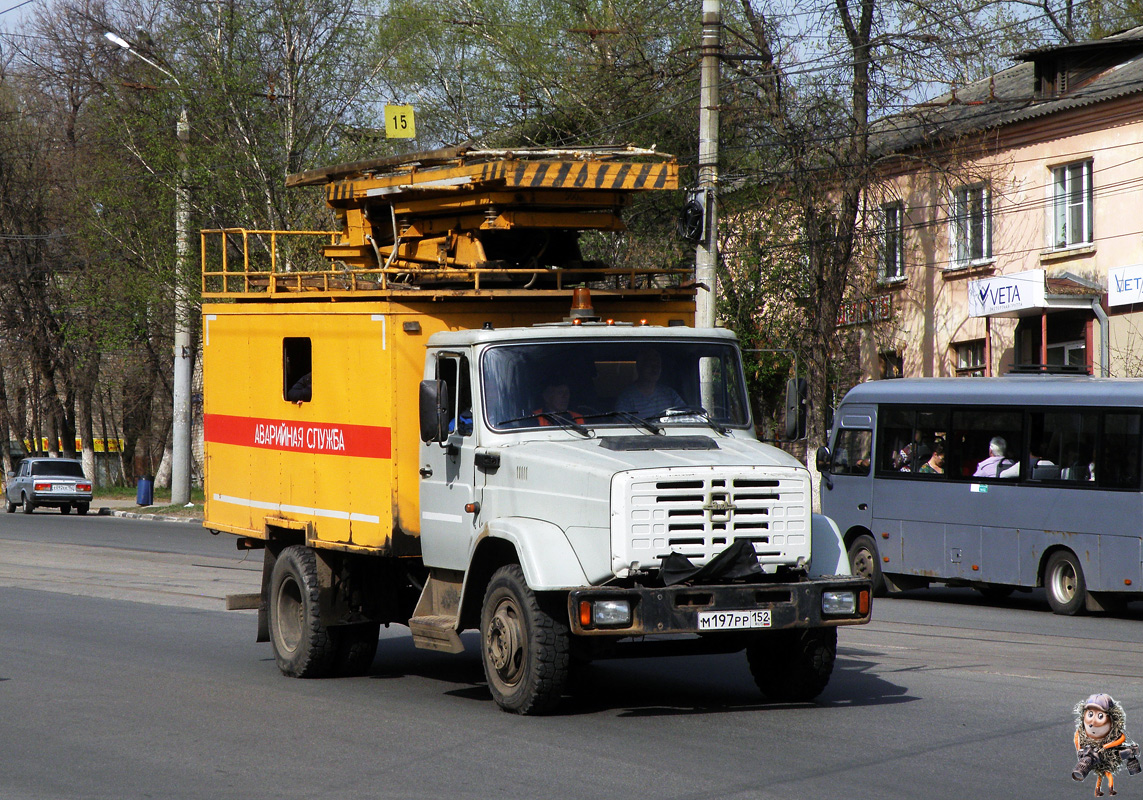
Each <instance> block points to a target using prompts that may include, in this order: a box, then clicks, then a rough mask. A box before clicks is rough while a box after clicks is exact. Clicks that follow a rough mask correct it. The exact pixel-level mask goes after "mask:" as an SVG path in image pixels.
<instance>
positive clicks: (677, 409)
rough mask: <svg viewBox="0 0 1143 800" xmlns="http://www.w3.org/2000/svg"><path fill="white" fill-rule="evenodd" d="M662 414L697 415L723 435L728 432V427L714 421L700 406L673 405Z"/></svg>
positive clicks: (668, 415)
mask: <svg viewBox="0 0 1143 800" xmlns="http://www.w3.org/2000/svg"><path fill="white" fill-rule="evenodd" d="M663 416H664V417H698V418H699V419H701V420H704V421H705V422H706V424H707V425H710V427H712V428H714V429H715V430H716V431H718V432H719V433H720V434H722V435H723V436H726V435H727V433H728V432H729V430H728V428H727V427H726V426H725V425H723V424H722V423H721V422H717V421H715V419H714V417H712V416H711V415H710V412H709V411H707V410H706V409H705V408H703V407H702V406H674V407H673V408H668V409H666V410H665V411H664V412H663Z"/></svg>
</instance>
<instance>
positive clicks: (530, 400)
mask: <svg viewBox="0 0 1143 800" xmlns="http://www.w3.org/2000/svg"><path fill="white" fill-rule="evenodd" d="M481 377H482V381H481V383H482V385H483V398H484V408H485V417H486V421H487V422H488V424H489V426H491V427H492V428H494V429H497V430H505V429H519V428H541V427H546V426H553V425H554V426H571V427H576V426H580V425H589V426H600V425H606V426H631V425H632V424H634V423H637V422H638V421H639V420H650V421H653V423H654V425H652V426H651V429H652V430H653V429H655V428H656V427H658V426H666V425H714V426H715V427H721V426H726V427H739V428H740V427H745V426H746V425H748V424H749V421H750V415H749V412H748V410H747V409H748V406H747V402H746V392H745V390H744V387H743V377H742V366H741V363H740V360H739V354H738V349H737V348H736V347H734V346H733V345H730V344H725V343H720V342H703V341H672V340H651V341H649V340H644V341H634V340H626V339H624V340H592V341H582V342H566V341H564V342H551V343H546V342H545V343H534V344H505V345H495V346H493V347H490V348H489V349H488V350H487V351H485V353H484V356H483V358H482V360H481ZM634 417H638V418H639V419H638V420H637V419H634Z"/></svg>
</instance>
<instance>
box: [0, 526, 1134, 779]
mask: <svg viewBox="0 0 1143 800" xmlns="http://www.w3.org/2000/svg"><path fill="white" fill-rule="evenodd" d="M233 547H234V544H233V540H231V539H228V538H224V537H211V536H210V535H209V534H207V533H205V532H203V531H202V530H201V529H200V528H197V527H195V526H191V525H181V524H172V523H148V522H141V521H135V520H122V519H115V518H92V517H89V518H83V519H80V518H78V517H75V516H72V517H60V516H55V515H40V514H36V515H33V516H32V517H31V518H24V517H22V516H21V515H15V516H4V517H0V636H2V637H3V638H2V641H3V643H4V644H3V646H2V648H0V765H2V766H0V798H4V800H23V799H24V798H36V799H37V800H42V799H43V798H115V799H116V800H121V799H122V798H148V797H157V798H212V799H213V798H271V797H273V798H302V797H305V798H314V797H330V798H342V797H344V798H357V797H375V798H413V797H416V798H446V797H447V798H491V797H496V798H537V797H543V798H607V799H608V800H613V799H614V798H616V797H623V796H629V795H634V796H638V797H644V796H646V797H655V798H801V797H807V798H809V797H813V798H846V800H850V799H853V798H857V799H860V798H882V797H884V798H920V797H924V798H964V797H974V796H978V795H980V796H998V797H1015V798H1025V797H1027V798H1031V797H1037V798H1040V797H1048V798H1052V797H1077V798H1078V797H1087V796H1090V794H1091V792H1092V790H1093V788H1094V787H1093V785H1092V782H1093V779H1092V778H1089V779H1088V780H1087V782H1086V783H1085V784H1082V785H1080V784H1076V783H1074V782H1073V781H1072V780H1071V779H1070V778H1069V773H1070V771H1071V768H1072V766H1073V764H1074V762H1075V759H1074V753H1073V752H1072V748H1071V734H1072V730H1073V728H1074V720H1073V718H1072V712H1071V709H1072V706H1073V705H1074V704H1075V703H1076V702H1077V701H1079V700H1081V699H1083V698H1084V697H1086V696H1087V695H1088V694H1091V693H1092V692H1095V691H1108V692H1110V693H1111V694H1113V695H1114V696H1115V697H1116V698H1117V699H1119V700H1120V701H1121V702H1122V703H1123V704H1124V707H1125V708H1126V710H1127V719H1128V731H1129V733H1130V734H1132V735H1133V736H1134V738H1136V739H1137V740H1138V739H1140V738H1143V733H1140V732H1137V731H1135V730H1134V729H1133V724H1134V723H1137V724H1138V725H1139V726H1140V727H1139V731H1143V658H1140V656H1141V654H1143V614H1140V613H1136V610H1137V609H1139V608H1140V606H1139V605H1136V606H1133V610H1132V611H1131V612H1129V613H1128V614H1126V615H1124V616H1121V617H1087V618H1061V617H1056V616H1053V615H1052V614H1050V613H1048V612H1047V610H1046V604H1045V602H1044V600H1043V597H1042V595H1038V594H1032V595H1016V596H1015V597H1014V598H1013V599H1012V600H1010V601H1007V602H1004V603H999V604H996V603H993V604H989V603H986V602H984V601H983V600H982V599H979V598H978V597H977V596H976V595H975V594H973V593H972V592H968V591H952V590H932V591H929V592H920V593H913V594H910V595H907V596H905V597H904V598H892V599H885V600H879V601H878V602H876V603H875V610H874V617H875V621H874V622H873V623H872V624H871V625H869V626H865V627H861V628H846V629H842V631H841V635H840V652H839V659H838V663H837V667H836V669H835V672H834V678H833V680H832V682H831V683H830V686H829V687H828V689H827V690H826V692H825V693H824V694H823V695H822V696H821V698H820V700H819V702H817V703H814V704H804V705H772V704H766V703H764V702H762V699H761V697H760V695H759V694H758V692H757V690H756V689H755V687H754V685H753V682H752V680H751V678H750V675H749V672H748V670H747V668H746V664H745V659H744V657H742V656H741V655H733V656H704V657H688V658H674V659H661V660H651V659H632V660H625V661H612V662H599V663H597V664H595V665H593V666H592V667H591V668H590V670H589V671H588V672H587V674H586V675H584V676H583V679H582V680H581V681H580V683H579V684H578V686H577V688H576V692H575V694H574V695H572V696H571V697H569V698H568V700H567V701H566V703H565V707H564V708H563V709H562V713H560V714H558V715H556V716H551V717H542V718H522V717H517V716H513V715H509V714H505V713H503V712H501V711H499V710H498V709H497V708H496V706H495V705H494V704H493V702H492V700H491V698H490V696H489V694H488V691H487V689H486V687H485V686H484V682H483V676H482V674H481V670H480V664H479V660H478V657H477V655H476V652H475V646H474V642H473V640H472V634H466V640H467V642H468V645H469V646H468V649H467V651H466V652H465V653H464V654H461V655H458V656H450V655H444V654H438V653H428V652H423V651H419V650H415V649H414V648H413V647H412V645H411V643H410V640H409V638H408V634H407V631H406V630H405V629H404V628H402V627H399V626H394V627H393V628H391V629H389V630H388V631H384V632H383V636H384V637H385V638H383V640H382V642H381V646H380V647H379V648H378V655H377V659H376V661H375V662H374V665H373V669H372V671H371V674H370V675H369V676H367V677H364V678H357V679H341V680H331V681H299V680H291V679H287V678H284V677H282V676H280V675H279V674H278V672H277V669H276V667H275V666H274V662H273V659H272V654H271V651H270V647H269V645H266V644H256V643H255V642H254V641H253V639H254V618H253V614H252V613H251V612H225V611H222V610H221V608H222V600H221V598H222V597H223V596H224V595H225V594H227V593H230V592H241V591H253V590H254V589H255V588H256V586H257V581H258V574H259V573H258V570H259V568H260V567H259V564H258V562H257V559H256V558H255V559H253V563H251V561H250V560H247V561H243V560H242V559H243V556H242V554H241V553H238V552H237V551H236V550H234V549H232V548H233ZM1117 788H1119V789H1120V794H1121V795H1122V796H1131V795H1133V794H1134V795H1138V794H1139V793H1140V792H1143V776H1130V777H1129V776H1127V775H1126V774H1121V775H1120V777H1119V781H1118V782H1117Z"/></svg>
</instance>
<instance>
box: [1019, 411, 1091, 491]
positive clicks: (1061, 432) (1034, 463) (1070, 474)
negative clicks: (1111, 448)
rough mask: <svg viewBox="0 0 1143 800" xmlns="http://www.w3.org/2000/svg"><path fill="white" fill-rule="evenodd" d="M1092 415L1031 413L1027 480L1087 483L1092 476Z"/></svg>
mask: <svg viewBox="0 0 1143 800" xmlns="http://www.w3.org/2000/svg"><path fill="white" fill-rule="evenodd" d="M1098 420H1099V415H1098V414H1097V413H1096V412H1094V411H1074V410H1071V409H1068V410H1060V411H1042V412H1041V411H1034V412H1032V413H1031V414H1029V415H1028V422H1029V433H1030V436H1029V443H1028V480H1030V481H1033V482H1039V481H1065V482H1068V483H1071V484H1075V483H1087V482H1090V481H1091V480H1092V477H1093V475H1094V474H1095V473H1094V469H1093V467H1094V464H1093V458H1094V455H1095V432H1096V425H1097V423H1098Z"/></svg>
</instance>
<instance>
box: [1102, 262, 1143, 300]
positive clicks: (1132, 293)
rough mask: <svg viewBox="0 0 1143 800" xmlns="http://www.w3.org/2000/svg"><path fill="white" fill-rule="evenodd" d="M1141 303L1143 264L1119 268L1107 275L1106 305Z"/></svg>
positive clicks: (1142, 295)
mask: <svg viewBox="0 0 1143 800" xmlns="http://www.w3.org/2000/svg"><path fill="white" fill-rule="evenodd" d="M1132 303H1143V264H1132V265H1131V266H1129V267H1119V268H1118V269H1113V270H1110V271H1108V273H1107V304H1108V305H1109V306H1126V305H1131V304H1132Z"/></svg>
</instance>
